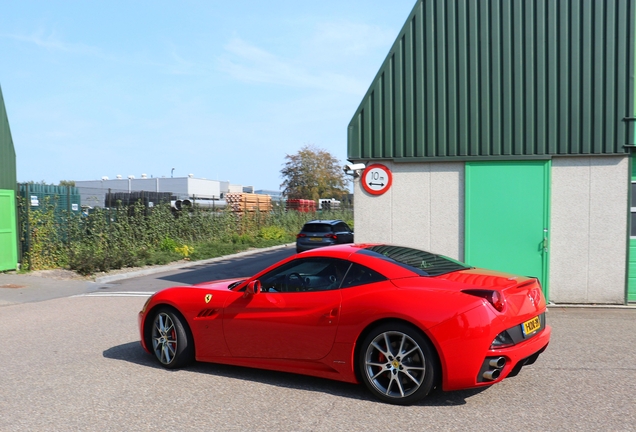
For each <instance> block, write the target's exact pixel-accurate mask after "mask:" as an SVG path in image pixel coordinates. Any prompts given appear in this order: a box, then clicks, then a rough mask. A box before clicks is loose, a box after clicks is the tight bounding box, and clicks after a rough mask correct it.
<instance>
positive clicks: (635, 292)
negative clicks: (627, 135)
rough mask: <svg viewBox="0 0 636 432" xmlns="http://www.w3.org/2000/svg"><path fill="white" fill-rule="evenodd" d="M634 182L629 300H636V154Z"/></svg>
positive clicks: (632, 189) (631, 206) (630, 234)
mask: <svg viewBox="0 0 636 432" xmlns="http://www.w3.org/2000/svg"><path fill="white" fill-rule="evenodd" d="M631 159H632V160H631V165H632V184H631V191H630V192H631V197H630V229H629V270H628V275H627V301H628V302H630V303H633V302H636V155H634V154H632V156H631Z"/></svg>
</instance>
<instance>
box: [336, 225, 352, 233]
mask: <svg viewBox="0 0 636 432" xmlns="http://www.w3.org/2000/svg"><path fill="white" fill-rule="evenodd" d="M335 231H336V232H350V231H351V230H350V229H349V227H348V226H347V224H346V223H339V224H337V225H336V227H335Z"/></svg>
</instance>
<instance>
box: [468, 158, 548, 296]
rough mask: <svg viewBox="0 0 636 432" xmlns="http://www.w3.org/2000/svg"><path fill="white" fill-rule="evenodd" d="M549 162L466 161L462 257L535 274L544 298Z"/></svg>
mask: <svg viewBox="0 0 636 432" xmlns="http://www.w3.org/2000/svg"><path fill="white" fill-rule="evenodd" d="M550 168H551V163H550V161H501V162H494V161H493V162H473V163H466V233H465V235H466V241H465V261H466V262H467V263H468V264H470V265H473V266H476V267H485V268H489V269H493V270H500V271H504V272H509V273H515V274H519V275H523V276H536V277H538V278H539V279H540V280H541V284H542V286H543V289H544V292H545V295H546V298H547V297H548V239H549V235H548V234H549V203H550Z"/></svg>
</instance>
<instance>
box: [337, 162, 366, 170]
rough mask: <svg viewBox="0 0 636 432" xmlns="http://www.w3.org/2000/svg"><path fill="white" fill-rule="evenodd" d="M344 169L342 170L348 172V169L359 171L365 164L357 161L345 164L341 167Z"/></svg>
mask: <svg viewBox="0 0 636 432" xmlns="http://www.w3.org/2000/svg"><path fill="white" fill-rule="evenodd" d="M342 168H343V169H344V172H349V171H359V170H363V169H365V168H366V165H365V164H363V163H357V164H346V165H345V166H344V167H342Z"/></svg>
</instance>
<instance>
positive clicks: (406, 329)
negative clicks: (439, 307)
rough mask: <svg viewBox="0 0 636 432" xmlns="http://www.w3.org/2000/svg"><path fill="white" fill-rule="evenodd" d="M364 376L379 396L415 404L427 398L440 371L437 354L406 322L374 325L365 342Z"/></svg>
mask: <svg viewBox="0 0 636 432" xmlns="http://www.w3.org/2000/svg"><path fill="white" fill-rule="evenodd" d="M358 367H359V371H360V377H361V379H362V381H363V382H364V384H365V385H366V386H367V388H368V389H369V390H370V391H371V393H372V394H373V395H374V396H375V397H377V398H378V399H380V400H382V401H384V402H388V403H391V404H395V405H411V404H414V403H415V402H417V401H419V400H421V399H423V398H425V397H426V396H427V395H428V394H429V392H430V391H431V389H432V388H433V385H434V384H435V377H436V375H437V357H436V356H435V354H434V348H433V347H432V346H431V343H430V342H429V341H428V339H426V337H424V336H423V335H422V334H421V333H420V332H419V331H418V330H416V329H415V328H413V327H411V326H409V325H407V324H404V323H399V322H395V323H386V324H382V325H380V326H378V327H376V328H374V329H373V330H372V331H371V332H370V333H369V334H368V335H367V337H365V338H364V341H363V342H362V344H361V348H360V353H359V355H358Z"/></svg>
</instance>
